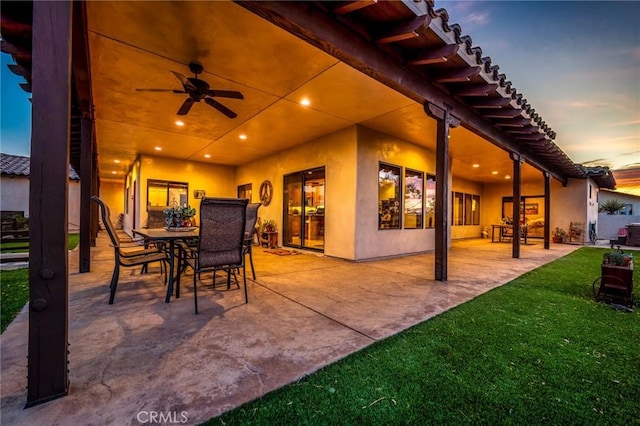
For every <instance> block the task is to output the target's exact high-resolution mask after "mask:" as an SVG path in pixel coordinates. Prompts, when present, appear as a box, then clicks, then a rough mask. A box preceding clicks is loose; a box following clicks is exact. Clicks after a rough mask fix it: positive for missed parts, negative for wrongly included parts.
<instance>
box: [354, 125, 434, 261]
mask: <svg viewBox="0 0 640 426" xmlns="http://www.w3.org/2000/svg"><path fill="white" fill-rule="evenodd" d="M433 137H435V135H433ZM357 158H358V161H357V168H358V175H357V194H356V210H357V212H358V213H357V216H356V220H355V235H357V238H355V255H354V257H353V259H354V260H366V259H373V258H379V257H387V256H397V255H402V254H408V253H419V252H424V251H429V250H433V249H434V247H435V246H434V233H435V231H434V229H384V230H379V229H378V165H379V162H380V161H382V162H385V163H389V164H393V165H396V166H401V167H402V168H403V171H404V169H405V168H410V169H414V170H419V171H423V172H425V173H430V174H435V154H434V153H433V152H432V151H429V150H427V149H426V148H422V147H419V146H417V145H414V144H411V143H409V142H406V141H402V140H399V139H395V138H393V137H391V136H389V135H386V134H384V133H380V132H377V131H375V130H372V129H369V128H366V127H363V126H359V127H358V157H357Z"/></svg>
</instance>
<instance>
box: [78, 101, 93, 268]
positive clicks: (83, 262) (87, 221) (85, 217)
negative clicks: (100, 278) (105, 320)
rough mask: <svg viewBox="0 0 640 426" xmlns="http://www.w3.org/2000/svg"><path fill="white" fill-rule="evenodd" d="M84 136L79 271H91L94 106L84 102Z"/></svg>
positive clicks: (81, 170)
mask: <svg viewBox="0 0 640 426" xmlns="http://www.w3.org/2000/svg"><path fill="white" fill-rule="evenodd" d="M81 108H82V109H83V117H82V136H81V142H80V146H81V150H80V163H81V167H80V241H79V245H80V248H79V251H80V253H79V254H80V262H79V265H78V266H79V272H80V273H85V272H90V271H91V205H92V204H94V203H92V202H91V197H92V196H93V195H94V194H93V193H92V191H91V189H92V181H93V180H92V173H93V170H92V169H93V167H91V166H92V164H91V162H92V159H93V156H94V152H93V145H94V144H93V135H94V131H93V126H94V120H93V107H92V106H91V105H87V104H86V103H83V105H81Z"/></svg>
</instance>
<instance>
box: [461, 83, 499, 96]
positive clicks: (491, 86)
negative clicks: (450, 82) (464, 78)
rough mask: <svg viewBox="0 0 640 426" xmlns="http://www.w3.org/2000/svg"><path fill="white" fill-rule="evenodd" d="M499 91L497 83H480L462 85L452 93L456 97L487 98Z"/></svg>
mask: <svg viewBox="0 0 640 426" xmlns="http://www.w3.org/2000/svg"><path fill="white" fill-rule="evenodd" d="M497 89H498V84H497V83H486V84H483V83H480V84H465V85H461V86H458V87H456V88H455V89H453V90H452V91H451V92H452V94H453V95H455V96H487V95H489V94H490V93H495V91H496V90H497Z"/></svg>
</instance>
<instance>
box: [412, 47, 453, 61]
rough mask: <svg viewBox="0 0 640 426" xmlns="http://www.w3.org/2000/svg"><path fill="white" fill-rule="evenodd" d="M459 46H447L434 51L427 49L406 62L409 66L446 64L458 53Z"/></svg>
mask: <svg viewBox="0 0 640 426" xmlns="http://www.w3.org/2000/svg"><path fill="white" fill-rule="evenodd" d="M458 48H459V45H457V44H447V45H445V46H442V47H438V48H436V49H427V50H425V51H423V52H420V53H418V54H416V55H415V56H414V57H413V58H412V59H409V60H408V61H407V64H409V65H431V64H441V63H443V62H447V61H448V60H449V59H450V58H452V57H453V56H454V55H455V54H456V53H458Z"/></svg>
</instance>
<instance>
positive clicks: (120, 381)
mask: <svg viewBox="0 0 640 426" xmlns="http://www.w3.org/2000/svg"><path fill="white" fill-rule="evenodd" d="M577 248H579V246H575V245H564V244H553V245H552V246H551V249H550V250H543V248H542V244H541V243H540V244H533V245H526V246H522V247H521V258H520V259H512V258H511V245H510V244H505V243H495V244H492V243H491V242H490V240H481V239H478V240H466V241H457V242H455V243H454V244H453V247H452V249H451V251H450V254H449V281H448V282H447V283H441V282H437V281H434V280H433V276H434V272H433V270H434V256H433V254H421V255H414V256H407V257H402V258H394V259H386V260H378V261H371V262H363V263H353V262H347V261H344V260H339V259H333V258H328V257H324V256H320V255H316V254H309V253H304V254H299V255H289V256H277V255H274V254H270V253H266V252H264V250H263V249H261V248H258V247H255V250H254V263H255V265H256V273H257V280H256V281H252V280H248V288H249V304H246V305H245V304H243V302H244V300H243V292H242V291H241V290H238V289H237V287H233V286H232V289H231V290H229V291H227V290H226V289H225V290H221V288H220V287H219V288H218V289H215V290H214V289H212V288H211V286H207V287H205V285H204V282H202V283H200V285H199V287H198V302H199V309H200V314H199V315H194V306H193V289H192V286H191V280H192V276H191V275H190V274H189V275H188V276H187V277H184V278H183V286H182V294H181V298H180V299H177V300H176V299H172V301H171V303H169V304H165V303H164V293H165V287H164V286H163V282H162V278H161V275H159V273H158V268H151V271H150V272H149V273H148V274H143V275H141V274H140V270H139V268H132V269H125V270H123V271H121V274H120V284H119V286H118V293H117V294H116V299H115V304H114V305H108V304H107V300H108V293H109V291H108V282H109V280H110V277H111V272H112V268H113V266H112V265H113V252H112V249H111V248H109V247H108V246H107V242H106V241H105V237H104V236H103V235H101V236H100V238H99V239H98V247H97V248H95V249H93V250H92V258H93V261H92V272H91V273H88V274H78V273H76V272H75V271H77V269H78V268H77V263H78V259H77V253H75V252H74V253H71V254H70V259H69V261H70V271H71V273H70V276H69V351H70V355H69V370H70V373H69V379H70V389H69V395H68V396H66V397H64V398H60V399H57V400H54V401H51V402H48V403H46V404H42V405H38V406H35V407H32V408H29V409H26V410H25V409H23V407H24V404H25V401H26V389H25V388H26V376H27V358H26V356H27V333H28V331H27V330H28V313H27V310H26V308H25V309H23V311H22V312H21V313H20V314H19V315H18V317H17V318H16V320H15V321H14V322H13V323H12V324H11V325H10V326H9V327H8V328H7V330H6V331H5V332H4V333H3V334H2V336H1V338H0V342H1V349H2V353H1V361H2V364H1V374H2V389H1V406H0V409H1V419H0V422H1V423H2V424H3V425H16V424H47V425H76V424H83V425H105V424H118V425H128V424H144V423H146V422H148V420H149V414H148V413H149V412H156V413H164V415H165V416H166V415H174V416H178V420H182V419H183V417H182V415H183V414H184V416H185V417H186V418H188V420H187V422H186V423H184V424H197V423H199V422H202V421H205V420H208V419H210V418H211V417H214V416H216V415H218V414H220V413H222V412H224V411H227V410H230V409H232V408H234V407H236V406H239V405H241V404H243V403H245V402H247V401H250V400H252V399H255V398H258V397H260V396H261V395H264V394H265V393H267V392H269V391H272V390H274V389H277V388H279V387H281V386H283V385H285V384H287V383H291V382H293V381H295V380H296V379H298V378H300V377H303V376H304V375H307V374H309V373H312V372H314V371H316V370H318V369H319V368H321V367H323V366H326V365H328V364H330V363H332V362H334V361H337V360H338V359H340V358H343V357H345V356H346V355H348V354H350V353H352V352H354V351H357V350H359V349H362V348H364V347H365V346H368V345H370V344H372V343H374V342H375V341H377V340H380V339H384V338H385V337H388V336H390V335H393V334H395V333H398V332H400V331H402V330H404V329H406V328H408V327H410V326H412V325H414V324H416V323H419V322H421V321H424V320H426V319H428V318H431V317H433V316H435V315H438V314H440V313H442V312H444V311H446V310H448V309H450V308H452V307H454V306H456V305H459V304H462V303H464V302H466V301H468V300H470V299H473V298H474V297H476V296H478V295H480V294H482V293H485V292H487V291H489V290H491V289H492V288H495V287H497V286H500V285H502V284H505V283H506V282H508V281H510V280H512V279H514V278H516V277H517V276H519V275H521V274H523V273H525V272H527V271H529V270H531V269H534V268H536V267H538V266H540V265H543V264H546V263H548V262H550V261H552V260H554V259H556V258H558V257H561V256H563V255H565V254H567V253H570V252H572V251H574V250H575V249H577ZM248 275H249V277H250V274H248ZM203 281H205V280H204V279H203ZM206 281H207V282H210V281H208V280H206Z"/></svg>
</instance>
